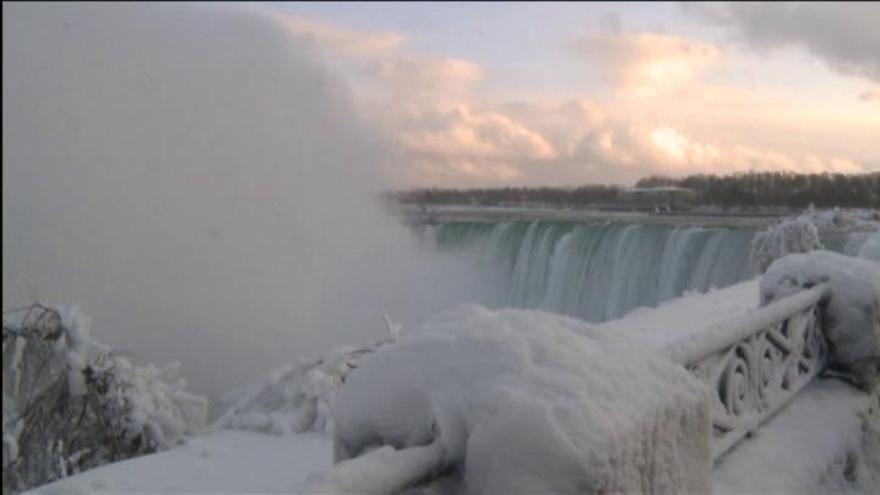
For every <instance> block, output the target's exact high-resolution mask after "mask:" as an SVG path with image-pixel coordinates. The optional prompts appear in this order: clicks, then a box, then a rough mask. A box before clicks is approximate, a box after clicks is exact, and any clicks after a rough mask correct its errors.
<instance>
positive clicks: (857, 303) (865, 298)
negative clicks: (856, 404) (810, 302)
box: [761, 251, 880, 388]
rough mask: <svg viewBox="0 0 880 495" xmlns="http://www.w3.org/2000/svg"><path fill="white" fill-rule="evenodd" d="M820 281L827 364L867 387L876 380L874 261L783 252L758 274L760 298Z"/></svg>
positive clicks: (879, 283)
mask: <svg viewBox="0 0 880 495" xmlns="http://www.w3.org/2000/svg"><path fill="white" fill-rule="evenodd" d="M823 282H827V283H829V285H830V288H831V297H830V300H829V301H828V305H827V307H826V311H825V313H824V315H823V320H822V327H823V329H824V331H825V336H826V338H827V339H828V342H829V347H830V351H831V355H830V360H829V365H830V366H831V367H832V368H836V369H839V370H841V371H843V372H844V373H846V374H847V375H848V376H849V377H851V378H852V379H853V380H855V381H856V383H858V384H860V385H862V386H864V387H867V388H872V387H874V386H875V385H876V384H877V383H878V382H880V264H878V263H876V262H874V261H870V260H867V259H861V258H853V257H851V256H845V255H841V254H837V253H832V252H828V251H815V252H812V253H808V254H795V255H790V256H786V257H785V258H782V259H779V260H777V261H775V262H773V264H772V265H770V267H769V268H768V269H767V272H766V273H765V274H764V276H763V277H762V278H761V303H762V304H769V303H771V302H773V301H775V300H777V299H781V298H784V297H786V296H788V295H790V294H792V293H794V292H797V291H799V290H801V289H802V288H804V287H811V286H814V285H816V284H819V283H823Z"/></svg>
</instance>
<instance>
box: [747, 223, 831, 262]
mask: <svg viewBox="0 0 880 495" xmlns="http://www.w3.org/2000/svg"><path fill="white" fill-rule="evenodd" d="M821 248H822V243H821V242H820V241H819V230H818V229H817V228H816V225H815V224H813V222H812V221H811V220H810V219H809V218H808V217H806V216H799V217H796V218H792V219H788V220H783V221H782V222H779V223H777V224H776V225H771V226H770V227H768V228H767V230H765V231H763V232H758V233H757V234H755V237H754V238H752V247H751V253H750V257H751V261H752V267H753V268H754V270H755V272H756V273H763V272H764V271H765V270H766V269H767V267H768V266H770V264H771V263H773V261H775V260H777V259H779V258H782V257H783V256H785V255H787V254H792V253H806V252H809V251H812V250H814V249H821Z"/></svg>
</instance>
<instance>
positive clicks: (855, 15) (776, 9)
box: [684, 2, 880, 81]
mask: <svg viewBox="0 0 880 495" xmlns="http://www.w3.org/2000/svg"><path fill="white" fill-rule="evenodd" d="M684 8H685V11H687V12H690V13H693V14H695V15H698V16H700V17H702V18H704V19H707V20H709V21H710V22H712V23H715V24H717V25H722V26H727V27H729V28H730V29H732V30H734V32H736V33H737V34H738V36H739V38H740V39H741V40H743V41H745V42H746V43H748V44H749V45H751V46H752V47H754V48H756V49H766V48H777V47H784V46H788V45H795V46H802V47H804V48H806V49H807V50H809V51H810V53H812V54H813V55H815V56H816V57H818V58H820V59H821V60H823V61H824V62H825V63H827V64H828V65H829V66H830V67H831V68H833V69H834V70H837V71H839V72H841V73H844V74H847V75H854V76H860V77H865V78H868V79H872V80H875V81H880V29H878V27H877V26H880V4H878V3H876V2H815V3H813V2H809V3H790V2H760V3H756V2H724V3H720V4H685V5H684Z"/></svg>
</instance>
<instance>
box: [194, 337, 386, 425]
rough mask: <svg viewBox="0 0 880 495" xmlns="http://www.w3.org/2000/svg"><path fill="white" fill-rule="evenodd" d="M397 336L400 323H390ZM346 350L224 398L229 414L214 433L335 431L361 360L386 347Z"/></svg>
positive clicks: (284, 370)
mask: <svg viewBox="0 0 880 495" xmlns="http://www.w3.org/2000/svg"><path fill="white" fill-rule="evenodd" d="M386 321H387V322H388V324H389V332H390V333H392V337H393V338H396V335H399V333H400V325H399V324H396V323H393V322H391V320H390V319H386ZM386 343H387V341H383V342H379V343H377V344H374V345H372V346H367V347H361V348H351V347H340V348H337V349H334V350H332V351H331V352H329V353H328V354H327V355H326V356H324V357H323V358H321V359H318V360H310V361H300V362H299V363H296V364H293V365H289V366H284V367H282V368H279V369H277V370H275V371H274V372H272V373H271V374H270V376H269V378H268V379H267V380H266V381H265V382H263V383H261V384H257V385H255V386H250V387H245V388H244V389H240V390H236V391H233V392H231V393H228V394H226V395H225V396H224V397H223V398H222V399H221V402H222V404H221V406H220V407H221V408H224V409H225V412H224V413H223V414H222V415H221V416H220V418H219V419H218V420H217V421H215V422H214V424H212V425H211V429H212V430H218V429H221V428H232V429H241V430H250V431H256V432H263V433H272V434H275V435H288V434H292V433H300V432H304V431H315V432H323V433H332V431H333V409H334V406H335V403H336V393H337V391H338V390H339V388H340V387H341V386H342V384H343V383H344V382H345V380H346V377H347V376H348V374H349V373H350V372H351V371H352V370H354V369H355V368H357V366H358V362H359V360H360V359H361V358H362V357H363V356H365V355H367V354H370V353H373V352H375V351H376V350H377V349H379V348H380V347H382V346H383V345H385V344H386Z"/></svg>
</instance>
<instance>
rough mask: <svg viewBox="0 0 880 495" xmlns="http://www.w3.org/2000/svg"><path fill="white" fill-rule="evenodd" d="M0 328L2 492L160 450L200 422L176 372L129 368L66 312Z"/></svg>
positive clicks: (49, 310)
mask: <svg viewBox="0 0 880 495" xmlns="http://www.w3.org/2000/svg"><path fill="white" fill-rule="evenodd" d="M23 314H24V316H22V317H21V320H20V321H19V322H12V321H7V315H4V322H3V491H4V493H5V492H6V491H10V492H16V491H19V490H22V489H25V488H28V487H32V486H37V485H39V484H42V483H46V482H49V481H52V480H55V479H58V478H63V477H66V476H68V475H71V474H75V473H78V472H81V471H84V470H87V469H91V468H94V467H96V466H100V465H102V464H106V463H109V462H114V461H117V460H121V459H127V458H130V457H135V456H138V455H142V454H146V453H150V452H155V451H158V450H163V449H167V448H169V447H171V446H172V445H176V444H177V443H178V442H179V441H181V440H182V439H183V438H184V437H185V436H186V435H192V434H195V433H196V432H198V431H199V430H200V429H201V428H202V427H203V426H204V422H205V417H206V414H207V400H206V399H205V398H204V397H200V396H196V395H192V394H189V393H187V392H185V391H184V387H185V385H186V383H185V381H184V380H182V379H178V380H175V378H176V374H177V372H178V369H179V366H178V365H177V364H172V365H169V366H167V367H165V368H163V369H157V368H155V367H154V366H152V365H148V366H135V365H133V364H132V363H131V362H130V361H129V360H128V359H126V358H124V357H122V356H119V355H117V354H115V353H113V352H112V351H111V350H110V349H109V348H108V347H106V346H103V345H101V344H98V343H96V342H93V341H91V340H90V339H89V333H88V332H89V327H90V325H91V322H90V320H89V319H88V318H87V317H86V316H85V315H83V314H82V313H81V312H80V311H79V309H78V308H77V307H76V306H73V307H71V308H63V307H59V308H53V307H48V306H43V305H34V306H31V307H29V308H25V309H24V310H23Z"/></svg>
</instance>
